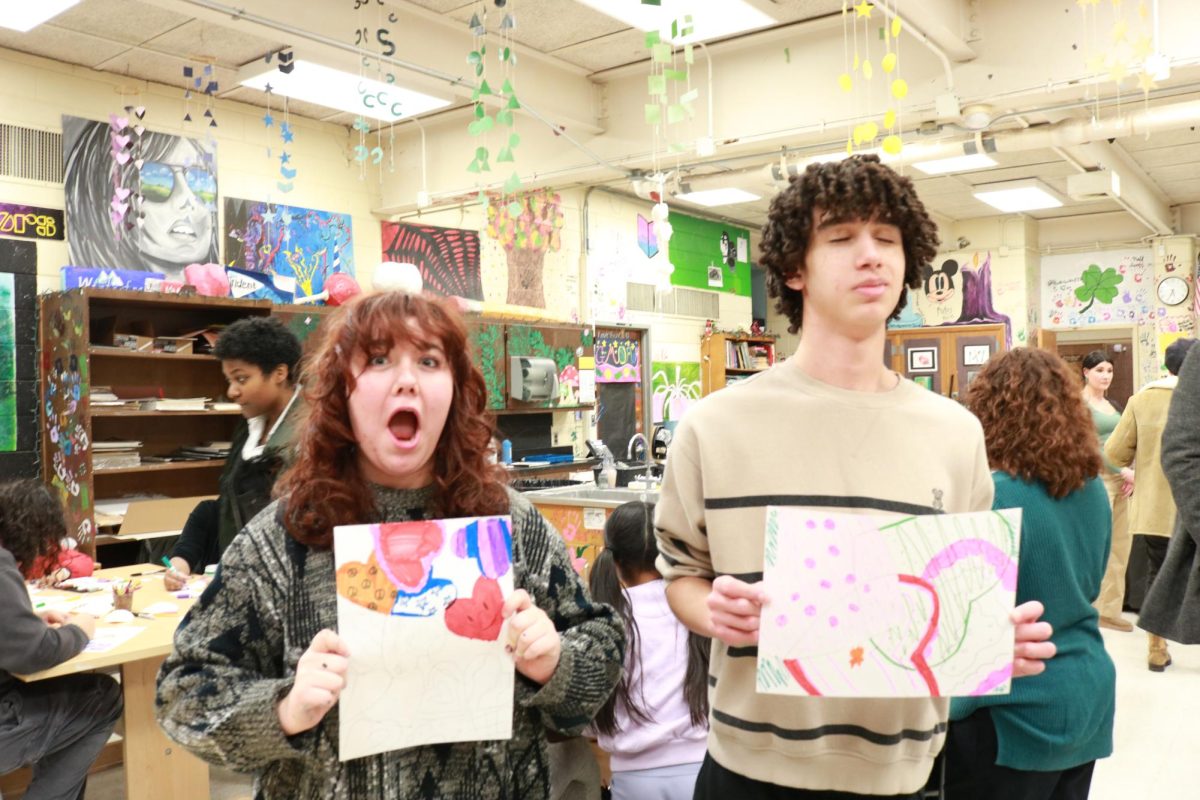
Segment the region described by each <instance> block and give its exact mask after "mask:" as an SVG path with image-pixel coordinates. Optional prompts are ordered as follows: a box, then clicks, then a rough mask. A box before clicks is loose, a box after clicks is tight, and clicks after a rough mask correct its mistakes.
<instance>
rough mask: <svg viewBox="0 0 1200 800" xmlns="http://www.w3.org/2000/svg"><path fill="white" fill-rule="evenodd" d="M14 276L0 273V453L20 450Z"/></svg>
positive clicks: (8, 273)
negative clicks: (18, 447)
mask: <svg viewBox="0 0 1200 800" xmlns="http://www.w3.org/2000/svg"><path fill="white" fill-rule="evenodd" d="M13 278H14V276H13V274H12V273H10V272H0V453H11V452H13V451H14V450H16V449H17V303H16V284H15V282H14V281H13Z"/></svg>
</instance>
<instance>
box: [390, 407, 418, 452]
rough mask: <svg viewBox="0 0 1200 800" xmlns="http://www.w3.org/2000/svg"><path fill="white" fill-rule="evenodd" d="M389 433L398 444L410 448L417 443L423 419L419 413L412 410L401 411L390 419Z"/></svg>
mask: <svg viewBox="0 0 1200 800" xmlns="http://www.w3.org/2000/svg"><path fill="white" fill-rule="evenodd" d="M388 431H389V432H390V433H391V434H392V438H393V439H395V440H396V443H397V444H399V445H401V446H405V447H410V446H412V445H414V444H416V442H417V437H418V436H419V435H420V432H421V419H420V417H419V416H418V415H417V412H415V411H413V410H411V409H401V410H400V411H397V412H395V413H394V414H392V416H391V417H390V418H389V419H388Z"/></svg>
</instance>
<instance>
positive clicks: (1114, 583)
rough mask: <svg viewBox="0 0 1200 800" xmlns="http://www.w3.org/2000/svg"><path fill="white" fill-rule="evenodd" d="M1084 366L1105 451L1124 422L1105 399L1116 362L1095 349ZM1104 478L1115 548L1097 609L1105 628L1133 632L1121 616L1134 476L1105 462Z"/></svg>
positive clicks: (1086, 388) (1130, 540) (1086, 399)
mask: <svg viewBox="0 0 1200 800" xmlns="http://www.w3.org/2000/svg"><path fill="white" fill-rule="evenodd" d="M1080 366H1082V367H1083V400H1084V402H1085V403H1087V407H1088V411H1090V412H1091V419H1092V424H1093V425H1094V426H1095V429H1096V435H1097V436H1098V437H1099V439H1100V449H1101V451H1103V450H1104V443H1105V442H1107V441H1108V437H1109V436H1111V435H1112V432H1113V431H1114V430H1116V427H1117V423H1118V422H1120V421H1121V410H1120V409H1119V408H1117V407H1116V406H1115V405H1113V403H1112V401H1111V400H1109V399H1108V398H1107V397H1106V396H1105V395H1106V393H1107V392H1108V387H1109V386H1110V385H1111V384H1112V379H1113V364H1112V359H1111V358H1109V355H1108V353H1106V352H1105V351H1104V350H1093V351H1092V352H1090V353H1088V354H1087V355H1086V356H1084V357H1083V363H1082V364H1081V365H1080ZM1101 458H1103V456H1101ZM1100 477H1101V478H1103V479H1104V489H1105V491H1107V492H1108V505H1109V508H1110V509H1111V510H1112V528H1111V531H1112V546H1111V548H1110V549H1109V552H1108V562H1107V568H1106V570H1105V573H1104V580H1103V581H1102V582H1101V584H1100V597H1099V598H1098V599H1097V600H1096V610H1098V611H1099V612H1100V626H1101V627H1103V628H1111V629H1112V630H1114V631H1125V632H1129V631H1131V630H1133V624H1132V623H1131V622H1129V621H1128V620H1126V619H1124V618H1122V617H1121V609H1122V608H1123V607H1124V603H1125V568H1126V566H1127V565H1128V564H1129V549H1130V547H1131V546H1132V545H1133V538H1132V537H1131V536H1130V535H1129V521H1128V513H1127V512H1128V509H1129V499H1128V498H1129V495H1131V494H1133V481H1134V474H1133V470H1131V469H1129V468H1128V467H1125V468H1124V469H1122V468H1120V467H1117V466H1115V465H1113V464H1109V463H1107V462H1105V463H1104V466H1103V467H1102V468H1101V470H1100Z"/></svg>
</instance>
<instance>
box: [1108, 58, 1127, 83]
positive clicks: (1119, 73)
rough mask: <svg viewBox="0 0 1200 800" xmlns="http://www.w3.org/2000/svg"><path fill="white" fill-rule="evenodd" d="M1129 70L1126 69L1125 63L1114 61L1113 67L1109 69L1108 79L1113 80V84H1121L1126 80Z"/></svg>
mask: <svg viewBox="0 0 1200 800" xmlns="http://www.w3.org/2000/svg"><path fill="white" fill-rule="evenodd" d="M1127 74H1128V70H1126V69H1125V62H1123V61H1114V62H1113V64H1112V66H1111V67H1109V68H1108V77H1110V78H1112V81H1113V83H1120V82H1121V81H1123V80H1124V79H1125V76H1126V75H1127Z"/></svg>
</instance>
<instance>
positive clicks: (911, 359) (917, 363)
mask: <svg viewBox="0 0 1200 800" xmlns="http://www.w3.org/2000/svg"><path fill="white" fill-rule="evenodd" d="M937 370H938V351H937V348H936V347H910V348H909V349H908V371H909V372H937Z"/></svg>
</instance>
